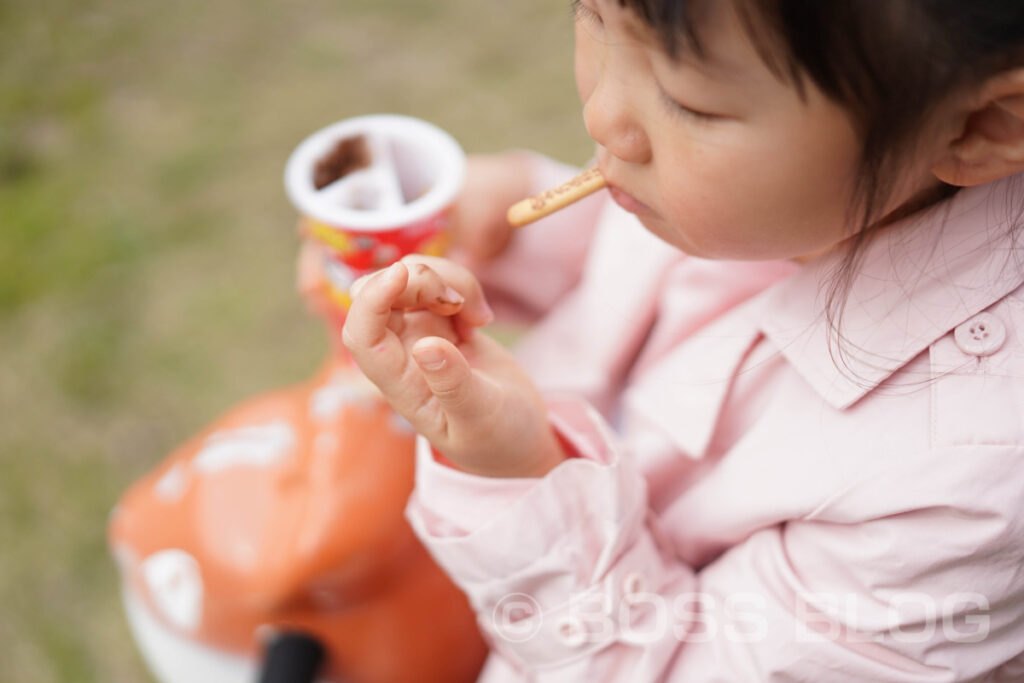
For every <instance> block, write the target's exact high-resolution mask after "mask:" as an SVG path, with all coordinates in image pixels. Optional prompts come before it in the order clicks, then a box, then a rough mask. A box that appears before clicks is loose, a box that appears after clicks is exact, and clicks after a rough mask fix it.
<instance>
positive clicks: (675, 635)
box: [406, 162, 1024, 683]
mask: <svg viewBox="0 0 1024 683" xmlns="http://www.w3.org/2000/svg"><path fill="white" fill-rule="evenodd" d="M538 166H539V172H540V173H541V174H543V175H544V176H545V178H544V180H545V183H544V184H549V183H550V179H551V177H552V175H553V174H554V173H555V168H556V167H554V166H544V165H542V164H541V163H540V162H538ZM1020 181H1021V178H1016V179H1011V180H1008V181H1004V182H1002V183H999V184H996V185H992V186H986V187H981V188H976V189H970V190H964V191H962V192H961V193H960V194H958V195H957V196H956V197H954V198H953V199H952V200H951V201H950V202H948V203H947V204H946V205H943V206H941V207H937V208H936V209H934V210H932V211H930V212H929V213H928V214H927V215H926V216H925V217H923V218H921V219H915V220H913V221H910V222H907V223H906V224H901V225H899V226H894V227H893V228H891V229H889V230H887V231H886V232H885V233H883V234H882V235H881V236H880V237H879V239H877V240H876V241H875V242H874V243H872V245H871V247H870V249H869V251H868V252H867V254H866V256H865V259H864V261H863V266H862V269H861V271H860V273H859V275H858V276H857V278H856V279H855V280H854V283H853V287H852V290H851V293H850V296H849V298H848V303H847V306H846V308H845V311H844V315H843V318H842V325H843V327H842V331H843V333H844V337H845V345H844V346H843V347H842V351H843V353H841V354H840V353H838V352H837V347H836V345H835V344H834V343H830V339H829V334H828V324H827V321H826V320H825V318H824V315H823V312H822V311H823V309H822V306H823V302H824V297H825V294H826V293H827V286H826V283H827V281H828V277H829V275H830V273H831V272H833V269H834V267H835V265H836V262H835V261H834V260H833V258H832V257H825V258H823V259H821V260H819V261H817V262H813V263H810V264H808V265H806V266H804V267H797V266H796V265H794V264H792V263H788V262H784V263H783V262H774V263H741V262H711V261H704V260H700V259H695V258H690V257H686V256H684V255H682V254H680V253H679V252H677V251H675V250H674V249H672V248H671V247H669V246H667V245H665V244H663V243H661V242H660V241H658V240H657V239H656V238H654V237H652V236H650V235H649V234H648V233H646V232H645V231H644V230H643V228H642V226H640V225H639V224H638V223H637V222H636V221H635V220H634V219H633V218H632V217H631V216H630V215H628V214H625V213H623V212H622V211H621V210H619V209H618V208H617V207H616V206H615V205H614V204H612V203H610V202H607V201H603V200H595V201H591V202H590V203H589V205H585V206H581V207H575V208H571V209H568V210H566V211H563V212H561V213H559V214H556V215H555V216H552V217H551V218H548V219H546V220H545V221H542V222H541V223H538V224H535V225H533V226H530V227H528V228H526V229H524V232H523V234H522V235H521V237H522V238H523V239H522V240H521V241H520V243H519V244H517V247H516V250H515V251H514V252H512V253H510V254H509V256H508V257H507V258H506V259H505V261H504V262H503V263H501V264H499V265H498V266H497V267H495V268H492V269H490V270H489V271H488V272H487V273H485V274H484V281H485V282H486V283H487V285H488V286H489V287H490V288H492V289H494V290H500V291H503V292H505V293H506V294H507V295H511V294H513V293H518V294H521V295H522V296H521V298H522V300H523V301H524V302H525V304H524V305H525V307H526V308H527V309H530V310H532V311H534V312H535V313H539V312H541V311H542V309H543V311H546V315H545V316H544V317H543V318H542V319H541V320H540V322H538V323H537V325H536V326H535V327H534V329H533V331H532V333H531V334H530V335H529V337H528V338H526V339H525V340H524V341H523V343H522V344H521V346H520V347H519V353H520V355H521V358H522V360H523V362H524V364H525V365H526V366H527V368H528V369H529V370H530V371H531V373H532V374H533V376H534V377H535V379H536V380H537V382H538V384H539V385H540V386H541V387H542V389H544V390H545V392H547V394H548V396H549V397H550V404H549V405H550V415H551V420H552V424H553V425H554V426H555V428H556V429H557V430H558V432H559V434H560V435H561V436H562V438H563V439H565V440H566V441H567V442H568V443H570V444H572V446H573V448H574V449H575V450H576V451H577V453H578V454H579V455H580V456H581V457H578V458H573V459H570V460H567V461H566V462H565V463H562V464H561V465H560V466H558V467H557V468H555V469H554V470H553V471H551V472H550V473H549V474H548V475H547V476H545V477H544V478H541V479H488V478H482V477H477V476H472V475H469V474H466V473H463V472H459V471H456V470H453V469H451V468H447V467H445V466H443V465H441V464H439V463H437V462H436V461H435V460H434V458H433V457H431V454H430V449H429V446H428V445H427V444H425V443H423V442H422V440H421V443H420V446H419V451H418V455H417V483H416V489H415V491H414V493H413V495H412V497H411V498H410V500H409V504H408V507H407V510H406V513H407V516H408V518H409V520H410V521H411V523H412V524H413V527H414V529H415V530H416V532H417V534H418V535H419V537H420V538H421V539H422V540H423V542H424V543H425V544H426V545H427V547H428V548H429V550H430V551H431V553H432V554H433V556H434V557H435V558H436V559H437V560H438V562H439V563H440V564H441V566H442V567H444V568H445V569H446V571H447V572H449V574H450V575H451V576H452V578H453V579H454V580H455V582H456V583H457V584H458V585H459V586H460V587H461V588H462V589H463V590H464V591H465V592H466V593H467V595H468V596H469V598H470V600H471V602H472V604H473V606H474V608H475V609H476V610H477V612H478V616H479V622H480V625H481V627H482V629H483V630H484V631H485V634H486V637H487V638H488V639H489V641H490V643H491V645H492V648H493V651H492V656H491V658H490V660H489V661H488V666H487V668H486V669H485V671H484V673H483V674H482V676H481V679H480V680H481V681H485V682H486V683H502V682H506V681H508V682H511V681H538V682H544V683H546V682H549V681H587V682H588V683H597V682H600V681H642V682H646V681H662V680H672V681H676V680H678V681H687V682H688V683H692V682H700V681H747V680H749V681H765V680H804V681H869V680H870V681H968V680H1020V678H1021V676H1022V675H1024V655H1022V654H1021V653H1022V652H1024V572H1022V570H1021V567H1022V566H1024V563H1022V559H1024V558H1022V555H1024V542H1022V541H1024V503H1022V502H1021V501H1024V457H1022V456H1024V343H1022V340H1024V287H1022V283H1024V268H1022V265H1021V264H1022V261H1024V258H1022V256H1024V255H1022V253H1021V252H1020V251H1015V250H1014V245H1013V242H1012V241H1011V239H1010V238H1009V237H1008V236H1007V227H1008V225H1009V222H1010V221H1011V220H1012V219H1014V217H1015V211H1016V209H1017V205H1018V204H1020V203H1021V201H1024V199H1022V198H1021V197H1020V195H1019V193H1015V192H1014V189H1015V186H1016V184H1017V183H1019V182H1020ZM581 236H585V237H586V238H587V239H588V240H589V241H588V246H589V248H588V249H587V250H586V251H583V250H580V249H579V248H578V244H577V242H576V240H579V239H580V238H581ZM559 259H561V261H560V260H559ZM539 263H548V264H559V263H560V264H561V265H559V266H558V267H559V268H561V269H562V270H561V271H560V272H559V273H548V274H547V276H546V277H537V278H534V277H523V276H522V274H521V271H520V270H519V268H520V266H523V267H526V268H536V267H537V264H539ZM509 301H510V302H511V299H510V300H509ZM979 315H982V316H983V317H978V316H979ZM979 320H981V321H983V322H985V323H986V325H985V326H983V327H981V328H978V327H977V324H976V323H977V322H978V321H979ZM972 330H973V331H974V332H976V333H978V334H982V336H981V337H978V339H980V340H981V341H976V342H975V345H976V347H971V346H965V342H964V339H965V338H966V337H964V335H966V334H968V333H969V332H970V331H972ZM979 330H982V332H979ZM1000 334H1001V335H1002V336H1001V337H1000ZM986 335H988V336H986ZM999 339H1002V341H1001V342H1000V343H998V344H996V343H995V342H996V341H998V340H999ZM978 344H980V345H981V346H977V345H978ZM986 345H987V346H986ZM965 348H971V349H974V350H973V351H967V350H965ZM978 348H982V349H983V351H982V352H978Z"/></svg>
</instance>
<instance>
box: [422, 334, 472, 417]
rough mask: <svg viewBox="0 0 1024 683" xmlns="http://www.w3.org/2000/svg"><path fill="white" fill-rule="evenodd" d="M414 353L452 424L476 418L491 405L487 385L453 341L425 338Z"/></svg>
mask: <svg viewBox="0 0 1024 683" xmlns="http://www.w3.org/2000/svg"><path fill="white" fill-rule="evenodd" d="M412 356H413V358H414V359H415V360H416V364H417V365H418V366H419V368H420V370H421V371H422V372H423V378H424V380H425V381H426V383H427V386H428V387H429V389H430V391H431V393H432V394H433V395H434V396H435V397H436V398H437V401H438V403H439V404H440V406H441V409H442V411H443V412H444V414H445V417H446V418H447V422H448V424H449V425H451V424H452V423H458V422H459V421H460V420H466V421H469V420H472V419H473V418H474V417H476V416H477V414H478V413H479V412H480V411H481V410H483V409H486V407H487V406H490V405H491V403H490V402H489V401H487V400H485V399H486V397H485V396H484V394H485V393H486V390H485V387H484V386H482V382H481V380H480V379H479V378H477V377H476V376H475V375H474V374H473V371H472V369H471V368H470V366H469V363H468V362H467V361H466V358H465V357H464V356H463V355H462V353H460V352H459V350H458V349H457V348H456V347H455V346H454V345H453V344H452V343H451V342H449V341H447V340H445V339H441V338H439V337H424V338H423V339H420V340H419V341H418V342H416V344H415V345H414V346H413V348H412Z"/></svg>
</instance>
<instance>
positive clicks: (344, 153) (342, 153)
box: [313, 135, 373, 190]
mask: <svg viewBox="0 0 1024 683" xmlns="http://www.w3.org/2000/svg"><path fill="white" fill-rule="evenodd" d="M372 161H373V157H372V155H371V154H370V147H369V145H367V144H366V136H365V135H355V136H353V137H350V138H343V139H342V140H339V141H338V143H337V144H336V145H334V147H333V148H331V151H329V152H328V153H327V154H325V155H324V156H323V157H321V158H320V159H319V160H317V162H316V167H315V168H314V169H313V186H314V187H316V189H318V190H322V189H323V188H325V187H327V186H328V185H330V184H331V183H333V182H334V181H335V180H338V179H340V178H344V177H345V176H347V175H348V174H349V173H352V172H353V171H358V170H360V169H362V168H366V167H367V166H369V165H370V163H371V162H372Z"/></svg>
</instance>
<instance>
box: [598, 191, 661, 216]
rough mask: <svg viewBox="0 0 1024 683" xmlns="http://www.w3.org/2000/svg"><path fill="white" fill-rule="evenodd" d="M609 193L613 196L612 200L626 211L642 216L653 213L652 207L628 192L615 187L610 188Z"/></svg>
mask: <svg viewBox="0 0 1024 683" xmlns="http://www.w3.org/2000/svg"><path fill="white" fill-rule="evenodd" d="M608 192H609V193H610V194H611V196H612V199H613V200H615V203H616V204H618V205H619V206H621V207H622V208H623V209H625V210H626V211H629V212H630V213H635V214H641V213H651V212H652V211H651V207H649V206H647V205H646V204H644V203H643V202H642V201H640V200H639V199H637V198H636V197H634V196H633V195H631V194H629V193H628V192H624V191H623V190H620V189H619V188H617V187H615V186H614V185H609V186H608Z"/></svg>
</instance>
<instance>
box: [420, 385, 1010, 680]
mask: <svg viewBox="0 0 1024 683" xmlns="http://www.w3.org/2000/svg"><path fill="white" fill-rule="evenodd" d="M550 414H551V420H552V424H553V425H554V427H555V428H556V429H557V430H558V432H559V434H560V436H561V437H562V438H563V440H565V441H566V442H568V443H570V444H572V447H573V448H574V449H575V450H576V451H577V455H579V456H580V457H577V458H572V459H569V460H567V461H566V462H564V463H562V464H561V465H559V466H558V467H556V468H555V469H554V470H552V471H551V472H550V473H548V475H547V476H545V477H544V478H542V479H519V480H490V479H486V478H481V477H475V476H472V475H467V474H465V473H461V472H457V471H454V470H450V469H448V468H444V467H443V466H441V465H439V464H437V463H436V462H435V461H434V460H433V458H431V457H430V455H429V447H426V448H424V447H423V443H425V442H422V440H421V442H422V443H421V448H420V449H419V452H418V454H417V458H418V460H417V488H416V490H415V491H414V494H413V496H412V497H411V498H410V500H409V504H408V507H407V509H406V514H407V517H408V518H409V520H410V522H411V523H412V525H413V528H414V529H415V531H416V533H417V535H418V536H419V537H420V538H421V540H422V541H423V542H424V543H425V544H426V546H427V548H428V549H429V550H430V552H431V553H432V555H433V556H434V558H435V559H436V560H437V561H438V563H439V564H440V565H441V566H442V567H443V568H445V570H446V571H447V572H448V573H449V575H450V576H451V577H452V578H453V580H454V581H455V582H456V583H457V584H458V585H459V586H460V587H461V588H462V589H463V590H464V591H465V592H466V594H467V595H468V596H469V599H470V602H471V604H472V605H473V607H474V609H475V610H476V612H477V615H478V620H479V624H480V626H481V629H482V631H483V632H484V634H485V637H486V638H487V639H488V640H489V642H490V644H491V646H492V657H491V660H490V661H489V663H488V667H487V668H486V670H485V673H484V675H483V676H482V678H481V681H482V682H486V683H497V682H499V681H536V682H538V683H548V682H554V681H586V682H587V683H597V682H611V681H641V682H647V681H663V680H671V681H687V682H688V683H691V682H700V681H730V682H735V681H768V680H771V681H798V680H799V681H830V682H833V681H851V682H853V681H866V680H871V681H960V680H980V678H981V677H982V676H983V675H984V673H985V672H988V671H992V670H995V669H997V668H998V667H999V665H1000V664H1001V663H1003V662H1005V661H1007V660H1009V659H1011V658H1012V657H1014V656H1015V655H1017V654H1018V653H1019V651H1020V650H1021V645H1020V643H1021V642H1024V631H1022V626H1021V624H1022V618H1021V617H1022V612H1024V600H1022V598H1024V596H1022V595H1021V594H1020V587H1019V586H1020V582H1019V581H1017V580H1015V577H1016V576H1017V574H1018V573H1019V558H1016V555H1014V557H1009V556H1008V555H1007V553H1006V547H1007V540H1006V535H1005V534H1006V533H1007V531H1008V530H1007V528H1006V524H1004V523H1002V522H1000V520H999V519H996V518H994V517H993V518H989V517H988V516H987V515H985V514H980V513H978V514H976V513H972V512H965V511H964V510H957V509H954V508H944V507H942V506H936V507H935V508H932V509H924V510H914V511H907V512H906V513H904V514H896V515H892V516H887V517H884V518H880V519H877V520H873V521H869V522H863V523H859V524H849V525H844V524H835V523H825V522H818V521H815V520H814V519H810V518H808V519H802V520H793V521H792V522H788V523H786V524H782V525H773V526H770V527H766V528H763V529H761V530H760V531H758V532H756V533H754V534H753V535H751V536H749V537H748V538H746V539H741V540H738V542H737V543H736V544H735V545H733V546H732V547H731V548H730V549H728V550H727V551H726V552H724V553H723V554H722V555H720V556H719V557H718V558H717V559H715V560H714V561H713V562H711V563H710V564H708V565H706V566H704V567H702V568H701V569H700V570H699V571H695V570H694V569H693V568H692V567H690V566H687V565H686V564H685V563H684V562H682V561H680V559H679V557H678V554H677V553H676V552H675V551H674V550H673V548H672V547H671V543H670V541H669V540H668V537H667V536H666V535H665V534H664V533H662V532H661V531H660V530H659V526H658V519H657V518H656V517H655V515H654V514H653V513H652V512H651V511H650V510H649V509H648V502H647V488H646V483H645V478H644V476H643V475H642V473H641V472H640V471H639V469H638V467H637V466H636V464H635V460H634V458H633V457H631V455H630V453H629V452H628V451H627V450H626V449H624V448H623V447H622V446H620V445H619V444H618V443H616V440H615V438H614V437H613V436H612V434H611V432H610V430H609V428H608V427H607V426H606V425H605V424H604V423H603V422H602V420H601V418H600V416H599V415H598V414H597V413H596V412H595V411H594V410H592V409H590V408H589V407H588V406H586V404H583V403H581V402H578V401H575V400H564V401H552V402H551V404H550ZM1019 456H1020V454H1019V453H1018V454H1016V456H1015V457H1019ZM723 504H727V501H723ZM979 525H980V529H981V530H982V533H981V534H980V535H979ZM968 529H969V531H968ZM979 538H981V539H982V540H980V541H979V540H978V539H979ZM967 539H970V540H967ZM1015 558H1016V559H1015ZM972 568H973V569H972ZM1007 666H1012V664H1009V665H1007ZM985 680H1002V679H999V678H996V679H988V678H986V679H985ZM1007 680H1009V679H1007Z"/></svg>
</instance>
